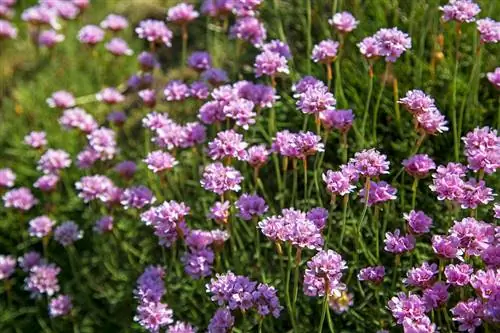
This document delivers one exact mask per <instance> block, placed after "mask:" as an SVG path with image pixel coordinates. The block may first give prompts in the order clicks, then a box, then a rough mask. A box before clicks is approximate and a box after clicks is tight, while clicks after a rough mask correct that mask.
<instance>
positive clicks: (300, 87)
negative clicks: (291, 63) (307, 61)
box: [292, 76, 325, 98]
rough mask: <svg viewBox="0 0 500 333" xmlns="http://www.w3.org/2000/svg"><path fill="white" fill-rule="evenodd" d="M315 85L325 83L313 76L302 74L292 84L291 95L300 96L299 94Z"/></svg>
mask: <svg viewBox="0 0 500 333" xmlns="http://www.w3.org/2000/svg"><path fill="white" fill-rule="evenodd" d="M316 85H320V86H324V85H325V84H324V83H323V82H322V81H320V80H318V79H317V78H315V77H314V76H304V77H303V78H301V79H300V80H299V81H297V82H296V83H295V84H293V85H292V91H293V92H294V95H293V97H295V98H298V97H300V95H301V94H303V93H305V92H306V91H307V90H308V89H310V88H312V87H314V86H316Z"/></svg>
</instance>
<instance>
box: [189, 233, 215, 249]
mask: <svg viewBox="0 0 500 333" xmlns="http://www.w3.org/2000/svg"><path fill="white" fill-rule="evenodd" d="M185 242H186V245H187V246H188V247H189V249H190V250H193V251H194V250H202V249H206V248H208V247H209V246H210V245H211V244H212V242H213V238H212V233H211V232H210V231H206V230H201V229H194V230H190V231H189V233H188V234H187V235H186V237H185Z"/></svg>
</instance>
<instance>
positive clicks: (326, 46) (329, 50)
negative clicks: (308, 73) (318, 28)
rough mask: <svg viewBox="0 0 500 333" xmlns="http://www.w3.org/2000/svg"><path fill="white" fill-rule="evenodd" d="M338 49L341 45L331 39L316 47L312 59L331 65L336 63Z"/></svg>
mask: <svg viewBox="0 0 500 333" xmlns="http://www.w3.org/2000/svg"><path fill="white" fill-rule="evenodd" d="M338 48H339V43H338V42H334V41H333V40H331V39H327V40H324V41H321V42H320V43H319V44H317V45H314V48H313V50H312V56H311V59H312V60H313V61H314V62H319V63H322V64H329V63H331V62H333V61H335V58H336V57H337V52H338Z"/></svg>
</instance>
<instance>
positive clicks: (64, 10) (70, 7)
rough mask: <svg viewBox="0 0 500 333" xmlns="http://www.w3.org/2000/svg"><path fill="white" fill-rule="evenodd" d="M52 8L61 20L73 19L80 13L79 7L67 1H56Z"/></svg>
mask: <svg viewBox="0 0 500 333" xmlns="http://www.w3.org/2000/svg"><path fill="white" fill-rule="evenodd" d="M54 8H55V9H56V10H57V14H58V15H59V17H61V18H62V19H63V20H74V19H75V18H76V17H77V16H78V15H79V14H80V8H78V7H77V6H76V5H75V4H74V3H72V2H69V1H58V2H56V3H55V6H54Z"/></svg>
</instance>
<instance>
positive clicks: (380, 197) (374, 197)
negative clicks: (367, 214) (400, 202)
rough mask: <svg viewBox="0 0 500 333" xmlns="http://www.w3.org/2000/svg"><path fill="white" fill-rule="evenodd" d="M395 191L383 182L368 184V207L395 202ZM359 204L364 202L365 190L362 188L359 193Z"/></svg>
mask: <svg viewBox="0 0 500 333" xmlns="http://www.w3.org/2000/svg"><path fill="white" fill-rule="evenodd" d="M396 192H397V190H396V189H395V188H394V187H392V186H391V185H389V184H388V183H387V182H385V181H380V182H373V181H371V182H370V189H369V191H368V203H367V204H368V206H373V205H376V204H379V203H384V202H386V201H389V200H395V199H396V198H397V197H396ZM359 196H360V198H361V202H366V189H365V188H362V189H361V191H360V192H359Z"/></svg>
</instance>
